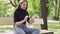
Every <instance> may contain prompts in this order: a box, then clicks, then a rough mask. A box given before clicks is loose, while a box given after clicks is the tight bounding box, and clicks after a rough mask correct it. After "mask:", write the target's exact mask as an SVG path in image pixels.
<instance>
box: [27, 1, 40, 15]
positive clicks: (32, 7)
mask: <svg viewBox="0 0 60 34" xmlns="http://www.w3.org/2000/svg"><path fill="white" fill-rule="evenodd" d="M28 2H29V3H28V12H29V15H30V16H33V15H34V14H35V13H36V14H38V15H39V14H40V10H39V9H40V0H28Z"/></svg>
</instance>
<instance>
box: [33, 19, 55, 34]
mask: <svg viewBox="0 0 60 34" xmlns="http://www.w3.org/2000/svg"><path fill="white" fill-rule="evenodd" d="M35 24H40V25H41V24H44V23H43V19H35V22H34V23H33V25H35ZM40 31H41V34H54V33H53V32H52V31H49V30H41V29H40Z"/></svg>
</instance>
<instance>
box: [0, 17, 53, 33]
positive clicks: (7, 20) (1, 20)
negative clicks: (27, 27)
mask: <svg viewBox="0 0 60 34" xmlns="http://www.w3.org/2000/svg"><path fill="white" fill-rule="evenodd" d="M0 23H1V24H0V25H12V24H13V18H10V17H7V18H6V17H0ZM33 24H40V25H41V24H44V23H43V19H35V23H33ZM40 30H41V29H40ZM41 34H54V33H53V32H52V31H49V30H41Z"/></svg>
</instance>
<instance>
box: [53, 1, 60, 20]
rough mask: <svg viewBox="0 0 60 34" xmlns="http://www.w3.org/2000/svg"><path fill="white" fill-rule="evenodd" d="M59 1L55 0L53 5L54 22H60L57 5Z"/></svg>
mask: <svg viewBox="0 0 60 34" xmlns="http://www.w3.org/2000/svg"><path fill="white" fill-rule="evenodd" d="M57 2H58V0H53V4H54V15H53V20H59V16H58V11H57V6H58V4H57Z"/></svg>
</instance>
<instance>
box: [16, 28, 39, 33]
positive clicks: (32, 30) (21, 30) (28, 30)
mask: <svg viewBox="0 0 60 34" xmlns="http://www.w3.org/2000/svg"><path fill="white" fill-rule="evenodd" d="M15 33H16V34H39V33H40V29H36V28H27V27H24V28H21V27H15Z"/></svg>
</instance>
